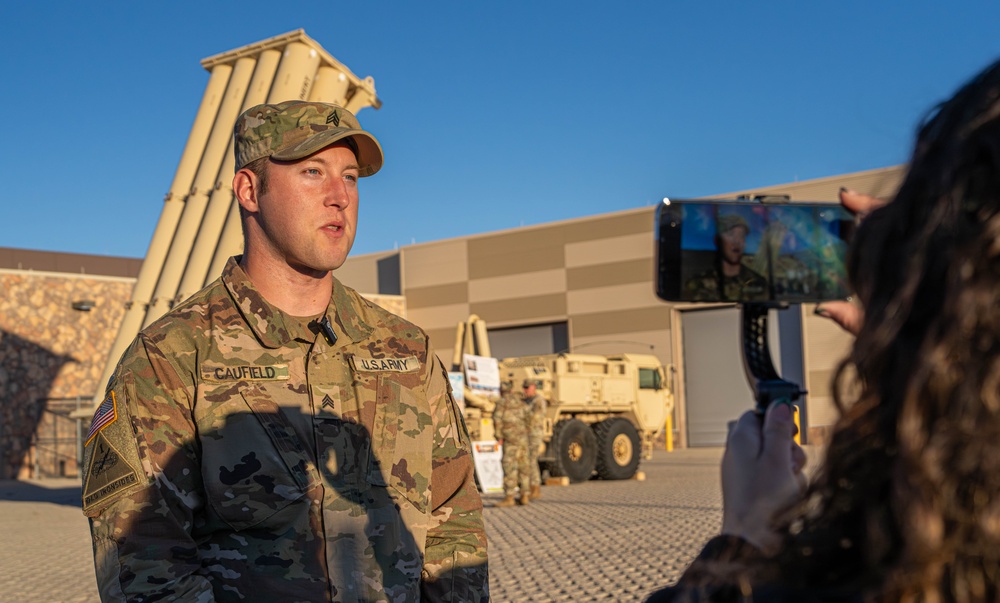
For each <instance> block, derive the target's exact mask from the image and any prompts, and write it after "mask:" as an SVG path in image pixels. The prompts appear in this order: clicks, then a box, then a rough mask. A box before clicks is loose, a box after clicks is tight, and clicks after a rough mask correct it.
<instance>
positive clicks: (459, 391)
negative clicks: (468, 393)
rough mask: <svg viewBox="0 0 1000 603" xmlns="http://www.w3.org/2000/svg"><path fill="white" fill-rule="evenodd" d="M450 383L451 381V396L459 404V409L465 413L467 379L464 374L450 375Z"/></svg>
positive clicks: (450, 373)
mask: <svg viewBox="0 0 1000 603" xmlns="http://www.w3.org/2000/svg"><path fill="white" fill-rule="evenodd" d="M448 381H451V394H452V395H453V396H454V397H455V402H458V408H459V409H461V411H462V412H463V413H464V412H465V377H464V376H463V375H462V373H452V372H449V373H448Z"/></svg>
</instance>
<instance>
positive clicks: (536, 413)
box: [521, 379, 547, 500]
mask: <svg viewBox="0 0 1000 603" xmlns="http://www.w3.org/2000/svg"><path fill="white" fill-rule="evenodd" d="M538 386H539V382H538V381H532V380H530V379H525V380H524V383H522V384H521V387H522V389H523V390H524V401H525V403H526V404H527V405H528V407H529V408H530V409H531V415H530V416H529V419H528V464H529V465H530V466H531V498H532V499H535V500H537V499H538V498H540V497H541V496H542V473H541V469H540V467H539V466H538V457H539V456H540V455H541V453H542V446H543V443H542V438H543V437H544V436H545V408H546V406H547V403H546V401H545V398H544V397H543V396H542V395H541V394H539V393H538Z"/></svg>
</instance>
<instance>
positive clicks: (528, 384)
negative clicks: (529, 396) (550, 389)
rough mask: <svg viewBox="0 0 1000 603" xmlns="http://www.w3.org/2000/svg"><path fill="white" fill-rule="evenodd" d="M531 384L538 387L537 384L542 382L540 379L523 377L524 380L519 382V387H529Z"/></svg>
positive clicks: (539, 384)
mask: <svg viewBox="0 0 1000 603" xmlns="http://www.w3.org/2000/svg"><path fill="white" fill-rule="evenodd" d="M532 385H534V386H535V387H539V386H541V385H542V382H541V381H535V380H533V379H525V380H524V382H523V383H521V387H522V388H524V387H530V386H532Z"/></svg>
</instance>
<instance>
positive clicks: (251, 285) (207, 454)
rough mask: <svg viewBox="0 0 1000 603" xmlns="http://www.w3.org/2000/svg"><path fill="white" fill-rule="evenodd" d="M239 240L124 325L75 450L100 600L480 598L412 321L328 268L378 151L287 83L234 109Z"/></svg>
mask: <svg viewBox="0 0 1000 603" xmlns="http://www.w3.org/2000/svg"><path fill="white" fill-rule="evenodd" d="M235 148H236V166H237V173H236V176H235V177H234V180H233V189H234V192H235V194H236V198H237V201H238V202H239V204H240V209H241V218H242V222H243V229H244V242H245V253H244V254H243V255H242V256H239V257H236V258H231V259H230V260H229V262H228V264H227V265H226V268H225V270H224V272H223V274H222V276H221V277H220V278H219V279H217V280H216V281H215V282H213V283H212V284H210V285H209V286H208V287H206V288H205V289H203V290H202V291H200V292H199V293H197V294H195V295H194V296H193V297H191V298H190V299H188V300H187V301H185V302H183V303H181V304H180V305H178V306H177V307H176V308H174V309H173V310H172V311H171V312H169V313H168V314H167V315H166V316H164V317H163V318H161V319H160V320H158V321H156V322H154V323H153V324H151V325H150V326H149V327H147V328H146V329H144V330H143V331H142V332H141V333H140V334H139V335H138V336H137V337H136V339H135V341H134V342H133V343H132V345H131V346H130V347H129V349H128V350H127V351H126V352H125V354H124V356H123V357H122V359H121V361H120V362H119V364H118V367H117V368H116V370H115V373H114V376H113V377H112V379H111V381H110V382H109V384H108V390H107V394H106V399H105V400H104V402H103V403H102V404H101V405H100V406H99V407H98V410H97V412H96V414H95V417H94V421H93V424H92V427H91V431H90V433H89V434H88V436H87V439H86V450H85V453H84V468H85V471H86V473H85V476H84V492H83V510H84V513H85V514H86V515H87V516H88V517H90V524H91V532H92V535H93V542H94V557H95V565H96V569H97V580H98V584H99V588H100V591H101V596H102V598H103V600H104V601H152V600H157V601H159V600H178V601H198V602H201V601H204V602H209V601H302V602H306V601H308V602H315V601H344V602H354V601H365V602H368V601H417V600H424V601H428V600H430V601H487V600H488V599H489V593H488V573H487V559H486V536H485V531H484V526H483V518H482V501H481V500H480V497H479V494H478V492H477V490H476V487H475V483H474V478H473V464H472V457H471V450H470V444H469V436H468V432H467V431H466V429H465V425H464V423H463V421H462V418H461V415H460V413H459V411H458V408H457V406H456V404H455V401H454V399H453V398H452V395H451V390H450V385H449V381H448V378H447V374H446V372H445V369H444V367H443V366H442V365H441V363H440V361H439V360H438V359H437V357H436V356H435V355H434V353H433V351H432V350H431V348H430V347H429V345H428V341H427V335H426V334H425V333H424V331H422V330H421V329H420V328H418V327H416V326H414V325H413V324H411V323H409V322H406V321H405V320H403V319H401V318H399V317H397V316H395V315H393V314H390V313H389V312H387V311H385V310H383V309H381V308H379V307H378V306H375V305H374V304H372V303H370V302H368V301H367V300H365V299H363V298H362V297H361V296H360V295H358V293H357V292H355V291H354V290H352V289H350V288H348V287H346V286H344V285H342V284H341V283H340V282H339V281H338V280H336V279H335V278H334V277H333V275H332V274H331V272H330V271H331V270H334V269H336V268H338V267H339V266H340V265H341V264H342V263H343V262H344V260H345V259H346V256H347V253H348V251H349V250H350V247H351V244H352V243H353V239H354V232H355V226H356V223H357V204H358V192H357V180H358V177H362V176H370V175H372V174H374V173H375V172H376V171H378V169H379V168H380V167H381V165H382V151H381V148H380V147H379V145H378V143H377V142H376V140H375V139H374V137H372V136H371V135H370V134H368V133H367V132H365V131H363V130H361V129H360V126H359V124H358V122H357V120H356V119H355V118H354V116H353V115H351V114H350V113H349V112H347V111H345V110H344V109H342V108H340V107H337V106H334V105H328V104H323V103H307V102H299V101H290V102H284V103H279V104H276V105H261V106H257V107H254V108H252V109H250V110H248V111H246V112H245V113H244V114H243V115H241V116H240V118H239V119H238V120H237V124H236V130H235Z"/></svg>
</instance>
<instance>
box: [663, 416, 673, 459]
mask: <svg viewBox="0 0 1000 603" xmlns="http://www.w3.org/2000/svg"><path fill="white" fill-rule="evenodd" d="M665 429H666V434H665V437H664V440H666V442H665V444H666V445H665V448H666V449H667V452H670V451H672V450H673V449H674V417H673V415H670V414H668V415H667V424H666V427H665Z"/></svg>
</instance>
